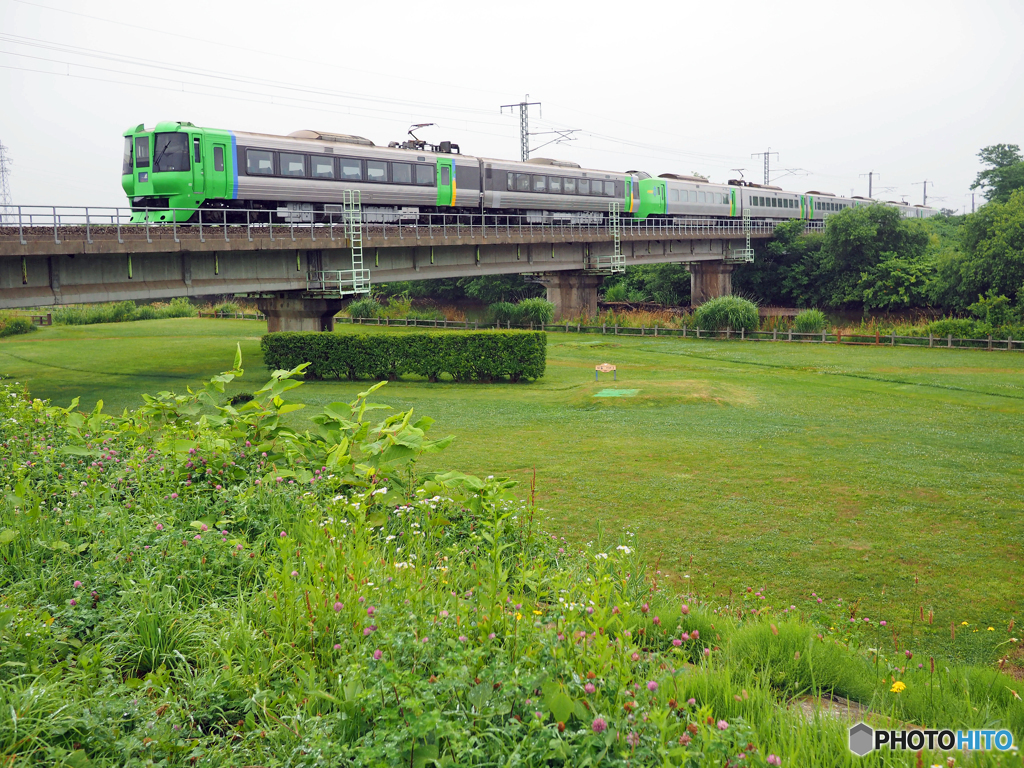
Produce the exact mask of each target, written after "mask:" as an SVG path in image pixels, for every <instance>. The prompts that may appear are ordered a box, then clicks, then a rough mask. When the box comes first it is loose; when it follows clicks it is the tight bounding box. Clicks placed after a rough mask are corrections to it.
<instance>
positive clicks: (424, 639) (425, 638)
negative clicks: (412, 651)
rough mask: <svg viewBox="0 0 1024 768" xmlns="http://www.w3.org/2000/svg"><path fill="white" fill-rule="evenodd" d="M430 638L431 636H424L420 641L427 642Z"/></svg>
mask: <svg viewBox="0 0 1024 768" xmlns="http://www.w3.org/2000/svg"><path fill="white" fill-rule="evenodd" d="M429 639H430V638H429V637H424V638H423V639H421V640H420V642H421V643H425V642H427V640H429Z"/></svg>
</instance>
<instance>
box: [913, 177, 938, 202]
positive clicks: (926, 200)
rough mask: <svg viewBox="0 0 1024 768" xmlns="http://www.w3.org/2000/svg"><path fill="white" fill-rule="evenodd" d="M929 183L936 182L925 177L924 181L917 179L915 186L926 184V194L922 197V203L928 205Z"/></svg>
mask: <svg viewBox="0 0 1024 768" xmlns="http://www.w3.org/2000/svg"><path fill="white" fill-rule="evenodd" d="M929 184H932V185H934V184H935V182H934V181H928V180H927V179H925V180H924V181H915V182H914V186H915V187H916V186H919V185H923V186H924V196H923V197H922V199H921V205H925V206H926V205H928V185H929Z"/></svg>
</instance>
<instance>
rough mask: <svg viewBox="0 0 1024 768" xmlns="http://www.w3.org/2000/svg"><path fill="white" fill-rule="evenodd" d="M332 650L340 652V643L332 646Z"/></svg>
mask: <svg viewBox="0 0 1024 768" xmlns="http://www.w3.org/2000/svg"><path fill="white" fill-rule="evenodd" d="M334 650H336V651H340V650H341V643H335V644H334Z"/></svg>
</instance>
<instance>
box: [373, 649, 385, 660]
mask: <svg viewBox="0 0 1024 768" xmlns="http://www.w3.org/2000/svg"><path fill="white" fill-rule="evenodd" d="M382 658H384V652H383V651H382V650H381V649H380V648H378V649H377V650H375V651H374V652H373V660H374V661H380V660H381V659H382Z"/></svg>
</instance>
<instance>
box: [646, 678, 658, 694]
mask: <svg viewBox="0 0 1024 768" xmlns="http://www.w3.org/2000/svg"><path fill="white" fill-rule="evenodd" d="M647 690H648V691H650V692H651V693H654V692H655V691H656V690H658V684H657V683H656V682H654V681H653V680H648V681H647Z"/></svg>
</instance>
